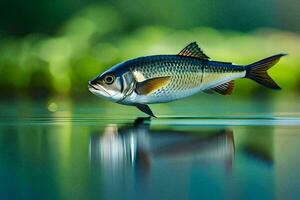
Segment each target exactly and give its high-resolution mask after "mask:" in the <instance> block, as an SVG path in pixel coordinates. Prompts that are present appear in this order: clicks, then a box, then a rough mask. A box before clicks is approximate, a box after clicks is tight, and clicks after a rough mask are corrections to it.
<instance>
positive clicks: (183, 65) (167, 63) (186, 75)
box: [115, 55, 246, 105]
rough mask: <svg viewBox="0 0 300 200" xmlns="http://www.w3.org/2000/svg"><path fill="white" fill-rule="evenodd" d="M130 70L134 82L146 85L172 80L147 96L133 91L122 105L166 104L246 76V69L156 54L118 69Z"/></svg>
mask: <svg viewBox="0 0 300 200" xmlns="http://www.w3.org/2000/svg"><path fill="white" fill-rule="evenodd" d="M126 66H127V67H128V69H126V70H127V71H131V72H132V74H133V76H134V79H135V80H137V81H138V82H143V81H145V80H149V79H155V78H158V77H170V79H169V81H168V84H166V85H164V86H162V87H161V88H159V89H157V90H155V91H153V92H151V93H148V94H138V93H137V92H135V91H133V92H132V93H131V94H130V95H128V96H127V97H126V98H124V99H123V100H121V101H119V103H123V104H128V105H131V104H135V103H137V102H138V103H143V104H153V103H165V102H170V101H174V100H177V99H181V98H185V97H188V96H191V95H193V94H195V93H198V92H200V91H206V90H207V89H209V88H213V87H215V86H217V85H220V84H223V83H226V82H228V81H230V80H233V79H236V78H242V77H245V74H246V70H245V67H244V66H237V65H232V64H231V63H224V62H216V61H208V60H201V59H197V58H193V57H186V56H179V55H155V56H146V57H140V58H136V59H132V60H129V61H127V62H125V63H124V64H122V65H120V66H118V68H126ZM115 70H118V69H115Z"/></svg>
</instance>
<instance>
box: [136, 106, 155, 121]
mask: <svg viewBox="0 0 300 200" xmlns="http://www.w3.org/2000/svg"><path fill="white" fill-rule="evenodd" d="M135 106H136V107H137V108H138V109H139V110H140V111H142V112H143V113H146V114H147V115H150V116H151V117H155V118H156V116H155V115H154V114H153V112H152V110H151V109H150V107H149V106H148V105H146V104H140V103H137V104H135Z"/></svg>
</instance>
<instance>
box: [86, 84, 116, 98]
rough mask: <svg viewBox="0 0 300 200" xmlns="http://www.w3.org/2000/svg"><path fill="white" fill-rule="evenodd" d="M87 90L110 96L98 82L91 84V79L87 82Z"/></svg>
mask: <svg viewBox="0 0 300 200" xmlns="http://www.w3.org/2000/svg"><path fill="white" fill-rule="evenodd" d="M88 88H89V90H90V91H91V92H92V93H94V94H97V93H98V94H101V95H103V96H108V97H109V96H111V95H110V94H109V92H108V91H107V90H106V89H105V88H104V87H103V86H102V85H100V84H96V85H95V84H92V83H91V81H89V83H88Z"/></svg>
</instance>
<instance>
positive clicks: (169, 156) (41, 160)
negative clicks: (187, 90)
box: [0, 99, 300, 199]
mask: <svg viewBox="0 0 300 200" xmlns="http://www.w3.org/2000/svg"><path fill="white" fill-rule="evenodd" d="M209 101H210V99H209ZM211 101H213V100H211ZM227 101H228V102H227ZM216 102H217V100H216ZM216 102H210V103H208V101H202V102H199V103H198V104H193V106H191V105H192V104H189V102H184V103H178V104H171V105H162V106H154V107H153V108H154V111H156V112H158V116H160V118H158V119H152V120H151V121H150V120H149V119H145V118H136V116H143V115H142V114H140V113H139V112H138V111H136V110H134V109H132V108H127V107H125V108H124V107H119V106H118V105H113V104H109V103H107V104H106V103H105V102H100V103H99V102H86V103H72V102H70V101H59V100H50V101H47V102H39V103H33V102H30V101H22V102H19V101H17V102H2V103H1V106H0V109H1V114H0V117H1V122H0V195H1V199H200V198H202V199H258V198H259V199H274V198H277V199H294V198H295V197H298V196H299V195H300V167H299V166H300V156H299V152H300V132H299V130H300V118H299V114H298V113H300V112H299V110H297V109H299V108H298V106H297V105H298V102H299V101H291V102H289V104H288V105H286V104H285V103H284V102H282V101H280V100H277V101H272V102H273V103H272V104H270V102H268V101H263V102H256V103H253V101H252V100H251V101H250V100H249V101H234V102H232V101H231V100H226V101H222V102H221V103H219V104H218V106H217V108H216V107H214V106H212V105H213V104H214V103H216ZM274 102H275V103H274ZM232 104H233V105H234V106H230V105H232ZM174 105H176V106H174ZM215 106H216V104H215ZM174 107H175V108H174ZM120 109H124V110H120ZM175 113H179V114H180V115H179V114H175ZM195 113H197V114H198V115H196V114H195Z"/></svg>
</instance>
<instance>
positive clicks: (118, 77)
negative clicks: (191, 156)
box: [89, 42, 285, 116]
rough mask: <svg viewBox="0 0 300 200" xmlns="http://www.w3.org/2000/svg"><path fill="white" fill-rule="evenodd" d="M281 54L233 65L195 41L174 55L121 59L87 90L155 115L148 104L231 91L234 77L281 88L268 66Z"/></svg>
mask: <svg viewBox="0 0 300 200" xmlns="http://www.w3.org/2000/svg"><path fill="white" fill-rule="evenodd" d="M284 55H285V54H277V55H274V56H271V57H268V58H265V59H263V60H260V61H258V62H255V63H253V64H250V65H233V64H232V63H225V62H218V61H210V60H209V57H208V56H207V55H205V54H204V53H203V51H202V50H201V49H200V48H199V47H198V45H197V44H196V43H195V42H194V43H191V44H189V45H188V46H186V47H185V48H184V49H183V50H182V51H180V52H179V53H178V54H177V55H155V56H145V57H139V58H136V59H132V60H128V61H125V62H122V63H120V64H118V65H116V66H114V67H112V68H111V69H109V70H108V71H106V72H104V73H103V74H101V75H99V76H98V77H96V78H95V79H94V80H92V81H90V82H89V90H90V91H91V92H92V93H94V94H95V95H97V96H102V97H105V98H107V99H109V100H111V101H114V102H117V103H120V104H124V105H133V106H136V107H137V108H138V109H140V110H141V111H143V112H145V113H147V114H148V115H150V116H154V114H153V112H152V111H151V109H150V108H149V106H148V105H147V104H152V103H163V102H170V101H175V100H177V99H182V98H185V97H188V96H191V95H193V94H195V93H197V92H199V91H203V92H206V93H212V92H216V93H219V94H222V95H228V94H231V92H232V91H233V87H234V82H233V80H234V79H238V78H249V79H252V80H254V81H256V82H257V83H259V84H261V85H263V86H265V87H268V88H271V89H280V87H279V86H278V85H277V84H276V83H275V82H274V81H273V80H272V78H271V77H270V76H269V75H268V74H267V70H268V69H269V68H271V67H272V66H273V65H275V64H276V63H277V62H278V61H279V59H280V58H281V57H282V56H284Z"/></svg>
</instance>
